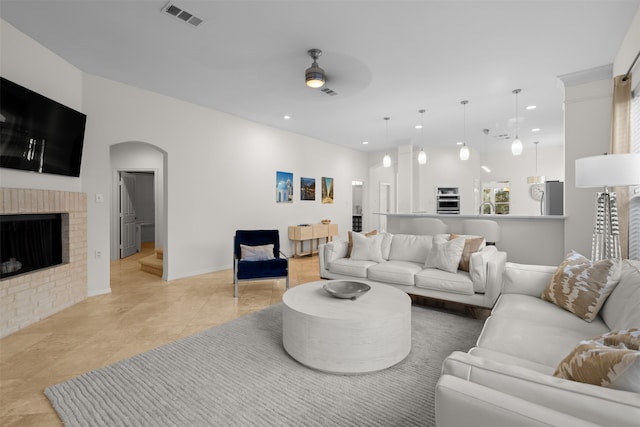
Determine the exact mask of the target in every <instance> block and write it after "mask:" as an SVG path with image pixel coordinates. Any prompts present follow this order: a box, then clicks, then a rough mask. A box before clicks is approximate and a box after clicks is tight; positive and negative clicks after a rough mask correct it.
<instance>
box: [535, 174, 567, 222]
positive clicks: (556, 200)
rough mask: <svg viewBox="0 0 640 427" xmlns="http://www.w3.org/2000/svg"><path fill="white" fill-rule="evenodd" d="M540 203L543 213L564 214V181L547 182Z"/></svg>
mask: <svg viewBox="0 0 640 427" xmlns="http://www.w3.org/2000/svg"><path fill="white" fill-rule="evenodd" d="M540 203H541V206H540V213H542V214H543V215H564V182H562V181H547V182H545V185H544V195H543V196H542V200H540Z"/></svg>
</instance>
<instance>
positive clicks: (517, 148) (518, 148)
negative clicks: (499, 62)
mask: <svg viewBox="0 0 640 427" xmlns="http://www.w3.org/2000/svg"><path fill="white" fill-rule="evenodd" d="M520 92H522V89H514V90H513V91H512V92H511V93H513V94H514V95H515V96H516V139H514V140H513V142H512V143H511V154H513V155H514V156H519V155H520V154H522V141H520V138H518V94H519V93H520Z"/></svg>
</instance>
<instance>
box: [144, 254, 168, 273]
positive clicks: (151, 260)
mask: <svg viewBox="0 0 640 427" xmlns="http://www.w3.org/2000/svg"><path fill="white" fill-rule="evenodd" d="M138 262H139V263H140V270H142V271H146V272H147V273H152V274H155V275H157V276H160V277H162V262H163V261H162V259H160V258H156V255H149V256H148V257H144V258H142V259H141V260H140V261H138Z"/></svg>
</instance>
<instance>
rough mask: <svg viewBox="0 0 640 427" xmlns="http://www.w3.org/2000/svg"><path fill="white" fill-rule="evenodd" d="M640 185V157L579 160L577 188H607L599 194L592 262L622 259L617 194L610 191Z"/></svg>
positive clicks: (597, 157) (615, 155) (577, 162)
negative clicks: (610, 189)
mask: <svg viewBox="0 0 640 427" xmlns="http://www.w3.org/2000/svg"><path fill="white" fill-rule="evenodd" d="M632 185H640V154H609V155H606V154H605V155H603V156H593V157H584V158H582V159H577V160H576V187H578V188H596V187H604V191H600V192H598V193H597V194H596V213H595V224H594V226H593V238H592V240H591V260H592V261H597V260H601V259H608V258H620V257H621V247H620V230H619V227H618V207H617V205H616V193H615V192H611V191H609V187H626V186H632Z"/></svg>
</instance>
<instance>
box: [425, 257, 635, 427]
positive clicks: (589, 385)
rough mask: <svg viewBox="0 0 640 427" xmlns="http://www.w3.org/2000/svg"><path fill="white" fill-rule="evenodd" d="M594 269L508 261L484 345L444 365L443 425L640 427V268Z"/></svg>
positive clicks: (627, 264) (626, 264)
mask: <svg viewBox="0 0 640 427" xmlns="http://www.w3.org/2000/svg"><path fill="white" fill-rule="evenodd" d="M580 262H582V264H580ZM598 264H599V265H600V267H601V266H602V265H601V263H598ZM589 269H592V270H593V268H592V267H589V266H588V264H586V262H585V260H584V259H582V260H581V258H580V255H579V254H575V253H573V254H570V255H569V256H567V259H566V260H565V262H563V264H562V265H561V266H559V267H553V266H533V265H523V264H514V263H507V264H506V266H505V274H504V288H503V293H502V295H501V296H500V298H499V299H498V301H497V303H496V305H495V307H494V308H493V310H492V313H491V316H490V317H489V318H488V319H487V321H486V322H485V325H484V328H483V330H482V333H481V334H480V337H479V338H478V341H477V345H476V346H475V347H474V348H472V349H471V350H470V351H469V352H468V353H463V352H454V353H452V354H451V355H450V356H449V357H448V358H447V359H446V360H445V362H444V364H443V372H442V376H441V378H440V379H439V381H438V383H437V386H436V425H437V426H438V427H448V426H451V427H459V426H466V425H474V426H541V425H545V426H546V425H554V426H581V427H582V426H594V425H599V426H616V427H631V426H634V427H637V426H638V425H640V351H639V350H640V348H639V345H640V262H638V261H630V260H624V261H622V262H621V263H620V264H619V266H616V265H615V263H614V264H612V265H611V266H610V268H609V270H608V273H607V275H606V276H605V275H604V274H602V272H597V271H596V272H594V271H590V270H589ZM616 270H617V272H616ZM594 277H595V278H596V279H599V280H601V282H603V283H604V281H606V286H603V287H601V288H590V286H591V285H590V284H589V281H590V280H591V279H592V278H594ZM594 289H595V292H591V291H592V290H594ZM611 289H613V290H611ZM587 291H589V292H587ZM608 292H610V294H608ZM543 295H544V298H543ZM607 295H608V297H607ZM602 301H604V303H602ZM554 374H555V375H554Z"/></svg>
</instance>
